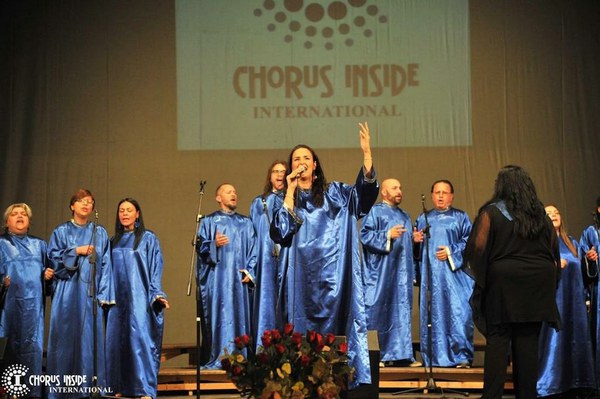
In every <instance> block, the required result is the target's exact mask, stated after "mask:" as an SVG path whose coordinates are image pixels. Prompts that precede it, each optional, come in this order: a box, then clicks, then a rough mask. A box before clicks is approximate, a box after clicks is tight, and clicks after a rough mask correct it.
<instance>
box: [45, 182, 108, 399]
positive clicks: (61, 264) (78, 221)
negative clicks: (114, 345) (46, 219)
mask: <svg viewBox="0 0 600 399" xmlns="http://www.w3.org/2000/svg"><path fill="white" fill-rule="evenodd" d="M70 206H71V211H72V212H73V218H72V219H71V220H70V221H68V222H66V223H63V224H61V225H59V226H58V227H56V229H54V231H53V232H52V236H51V237H50V242H49V244H48V259H49V260H50V264H51V266H52V269H53V270H54V292H53V296H52V313H51V318H50V332H49V335H48V355H47V362H46V365H47V367H46V369H47V371H46V373H47V374H49V375H61V376H63V375H80V376H85V378H86V381H85V382H84V383H82V384H81V385H80V386H78V387H77V388H78V389H82V390H84V389H89V388H90V387H93V386H94V385H96V386H97V387H101V388H104V389H105V390H102V392H101V393H106V394H111V393H112V391H111V390H110V387H107V384H106V363H105V359H106V358H105V351H104V334H103V332H104V328H103V311H102V309H101V308H100V306H102V307H104V308H106V307H108V306H111V305H114V304H115V294H114V285H113V279H112V268H111V267H112V266H111V265H112V264H111V258H110V245H109V241H108V233H107V232H106V230H105V229H104V227H102V226H100V225H98V224H97V223H92V222H91V221H90V216H91V214H92V212H93V210H94V208H95V202H94V197H93V196H92V194H91V192H89V190H86V189H80V190H78V191H77V192H75V194H73V196H72V197H71V203H70ZM94 260H95V265H96V267H95V269H96V280H95V284H94V286H93V287H91V286H90V283H91V282H92V281H93V268H92V264H93V262H92V261H94ZM94 296H95V297H96V299H97V300H94ZM94 307H96V309H94ZM94 315H95V319H96V320H95V323H94ZM94 324H95V327H96V329H95V330H94V328H93V327H94ZM94 341H95V342H96V345H94ZM94 347H95V349H96V352H95V353H94ZM94 360H95V361H96V362H94ZM94 363H96V364H94ZM94 370H95V373H94ZM94 376H97V378H98V380H97V382H96V381H94V380H93V379H94ZM82 396H87V395H85V393H84V394H83V395H82V393H81V392H72V393H63V392H53V391H52V390H51V391H50V392H49V393H48V397H49V398H51V399H54V398H61V399H65V398H80V397H82Z"/></svg>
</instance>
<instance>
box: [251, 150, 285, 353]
mask: <svg viewBox="0 0 600 399" xmlns="http://www.w3.org/2000/svg"><path fill="white" fill-rule="evenodd" d="M285 171H286V163H285V161H274V162H273V163H272V164H271V166H270V167H269V170H268V172H267V179H266V182H265V187H264V190H263V193H262V194H261V195H259V196H258V197H256V198H255V199H254V200H253V201H252V204H251V205H250V219H252V224H253V225H254V230H255V231H256V249H257V252H256V256H257V258H256V282H255V283H256V286H255V288H254V298H253V305H252V332H253V334H254V343H255V347H256V348H258V346H259V345H260V337H261V336H262V334H263V332H264V331H265V330H273V329H275V328H281V327H282V326H283V324H282V321H281V320H278V319H277V314H278V312H277V310H276V308H277V306H276V304H277V294H278V292H279V289H278V287H279V271H280V270H279V269H280V267H279V265H280V261H279V260H280V259H281V256H282V255H281V246H280V245H278V244H275V242H273V240H271V237H270V236H269V229H270V226H271V220H273V210H274V208H275V203H276V202H278V203H279V204H280V203H281V201H282V200H283V198H282V197H283V193H282V192H281V190H282V189H283V187H284V184H285V183H284V181H285ZM279 206H281V205H279ZM284 256H285V254H284Z"/></svg>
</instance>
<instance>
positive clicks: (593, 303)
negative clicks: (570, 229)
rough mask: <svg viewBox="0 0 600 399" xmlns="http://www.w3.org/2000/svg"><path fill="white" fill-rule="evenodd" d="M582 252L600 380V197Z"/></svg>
mask: <svg viewBox="0 0 600 399" xmlns="http://www.w3.org/2000/svg"><path fill="white" fill-rule="evenodd" d="M579 244H580V253H581V257H582V258H583V262H582V263H583V264H582V267H583V277H584V282H585V283H586V285H587V289H588V291H589V293H588V296H589V303H590V311H589V313H590V332H591V336H592V347H593V348H592V349H593V353H594V364H595V365H596V381H600V345H599V343H600V328H599V327H600V323H598V319H599V318H600V306H599V303H600V302H599V301H598V297H599V294H600V292H599V290H600V285H599V284H598V248H600V197H598V198H597V199H596V212H595V215H594V224H592V225H590V226H588V227H586V228H585V230H583V233H582V234H581V239H580V240H579Z"/></svg>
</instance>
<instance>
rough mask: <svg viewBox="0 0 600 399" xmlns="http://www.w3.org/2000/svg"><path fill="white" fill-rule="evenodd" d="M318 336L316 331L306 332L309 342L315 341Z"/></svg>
mask: <svg viewBox="0 0 600 399" xmlns="http://www.w3.org/2000/svg"><path fill="white" fill-rule="evenodd" d="M316 338H317V333H316V331H310V330H309V331H307V332H306V339H307V340H308V342H315V339H316Z"/></svg>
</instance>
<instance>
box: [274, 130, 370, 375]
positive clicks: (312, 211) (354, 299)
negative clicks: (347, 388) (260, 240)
mask: <svg viewBox="0 0 600 399" xmlns="http://www.w3.org/2000/svg"><path fill="white" fill-rule="evenodd" d="M359 127H360V132H359V134H360V144H361V149H362V151H363V164H362V167H361V169H360V171H359V173H358V176H357V178H356V183H355V184H354V185H348V184H344V183H339V182H333V183H330V184H327V179H326V178H325V174H324V173H323V167H322V165H321V162H320V160H319V158H318V156H317V154H316V153H315V151H314V150H313V149H312V148H310V147H308V146H306V145H299V146H296V147H295V148H294V149H292V151H291V152H290V156H289V160H288V170H287V172H286V176H287V177H286V183H287V184H286V189H285V197H284V202H283V205H282V206H280V207H279V209H276V210H275V213H274V215H273V221H272V223H271V237H272V238H273V240H274V241H275V242H277V243H279V244H281V245H282V246H283V247H286V248H287V253H286V255H285V258H284V259H282V283H281V288H280V291H281V294H280V296H279V305H280V306H279V308H280V309H281V310H282V311H283V320H284V321H285V322H289V323H292V324H294V325H295V327H296V330H297V331H307V330H314V331H317V332H320V333H333V334H336V335H346V336H347V337H348V354H349V357H350V362H351V364H352V365H353V366H354V368H355V370H356V379H355V383H370V370H369V354H368V349H367V327H366V314H365V304H364V295H363V290H362V271H361V261H360V252H359V245H360V241H359V237H358V230H357V224H358V219H359V218H361V217H362V216H364V215H365V214H367V213H368V212H369V210H370V209H371V207H372V206H373V203H374V202H375V200H376V199H377V194H378V189H379V187H378V184H377V180H376V179H375V170H374V169H373V160H372V156H371V147H370V134H369V126H368V125H367V123H364V124H362V123H361V124H359Z"/></svg>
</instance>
